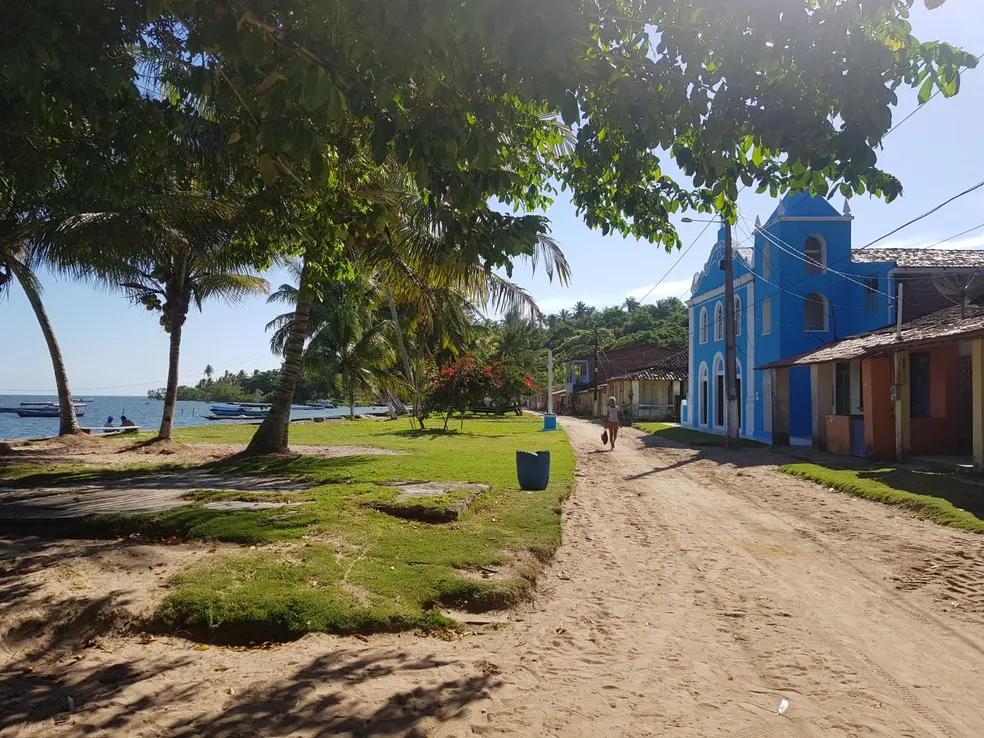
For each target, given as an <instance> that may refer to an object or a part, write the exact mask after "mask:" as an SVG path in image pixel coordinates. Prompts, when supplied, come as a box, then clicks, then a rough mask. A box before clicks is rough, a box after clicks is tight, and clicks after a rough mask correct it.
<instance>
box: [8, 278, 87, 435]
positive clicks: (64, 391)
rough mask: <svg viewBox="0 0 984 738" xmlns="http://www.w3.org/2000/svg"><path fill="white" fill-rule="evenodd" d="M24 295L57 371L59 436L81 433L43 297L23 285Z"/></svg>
mask: <svg viewBox="0 0 984 738" xmlns="http://www.w3.org/2000/svg"><path fill="white" fill-rule="evenodd" d="M21 287H23V288H24V294H26V295H27V300H28V302H30V303H31V307H32V308H34V314H35V315H36V316H37V318H38V323H40V324H41V332H42V333H44V340H45V342H46V343H47V344H48V353H49V354H51V368H52V369H54V371H55V386H56V387H57V388H58V409H59V411H60V415H59V417H60V420H59V422H58V435H59V436H68V435H72V434H74V433H81V432H82V431H81V430H80V429H79V421H78V418H76V417H75V405H73V404H72V391H71V390H70V389H69V388H68V372H67V371H66V369H65V360H64V359H63V358H62V353H61V348H59V346H58V339H57V338H55V331H54V329H53V328H52V327H51V321H50V320H48V313H47V311H46V310H45V309H44V305H43V304H42V303H41V295H39V294H38V292H37V290H35V289H34V288H33V287H32V286H30V285H27V284H24V283H23V282H22V283H21Z"/></svg>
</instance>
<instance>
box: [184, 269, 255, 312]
mask: <svg viewBox="0 0 984 738" xmlns="http://www.w3.org/2000/svg"><path fill="white" fill-rule="evenodd" d="M269 291H270V285H269V283H267V281H266V280H265V279H263V277H259V276H257V275H255V274H235V273H223V274H202V275H199V276H198V278H197V279H196V280H195V282H194V285H193V294H194V297H195V300H196V302H197V303H198V307H199V310H201V303H202V302H203V301H204V300H208V299H212V298H219V299H222V300H225V301H226V302H227V303H229V304H230V305H235V304H237V303H240V302H242V301H243V300H245V299H246V298H247V297H251V296H253V295H265V294H267V293H268V292H269Z"/></svg>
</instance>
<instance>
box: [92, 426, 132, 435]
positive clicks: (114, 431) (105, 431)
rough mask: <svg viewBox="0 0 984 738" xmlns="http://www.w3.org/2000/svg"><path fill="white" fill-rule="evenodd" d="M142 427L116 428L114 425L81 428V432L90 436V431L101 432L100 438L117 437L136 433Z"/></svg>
mask: <svg viewBox="0 0 984 738" xmlns="http://www.w3.org/2000/svg"><path fill="white" fill-rule="evenodd" d="M142 427H143V426H139V425H125V426H122V427H120V426H116V425H108V426H96V427H90V428H82V429H81V431H82V432H83V433H87V434H89V435H92V431H102V432H101V433H99V434H98V435H102V436H118V435H120V434H121V433H136V432H137V431H138V430H140V429H141V428H142Z"/></svg>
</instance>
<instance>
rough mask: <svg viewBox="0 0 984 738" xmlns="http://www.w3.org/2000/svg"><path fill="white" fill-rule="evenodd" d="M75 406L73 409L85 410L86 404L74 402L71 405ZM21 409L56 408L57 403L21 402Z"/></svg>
mask: <svg viewBox="0 0 984 738" xmlns="http://www.w3.org/2000/svg"><path fill="white" fill-rule="evenodd" d="M72 404H73V405H75V409H76V410H78V409H79V408H85V405H86V403H84V402H81V401H79V400H76V401H75V402H73V403H72ZM20 406H21V407H58V403H57V402H22V403H21V404H20Z"/></svg>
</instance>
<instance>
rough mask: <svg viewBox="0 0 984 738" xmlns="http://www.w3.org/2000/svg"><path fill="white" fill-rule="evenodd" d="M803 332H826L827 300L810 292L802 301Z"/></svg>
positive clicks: (818, 294)
mask: <svg viewBox="0 0 984 738" xmlns="http://www.w3.org/2000/svg"><path fill="white" fill-rule="evenodd" d="M803 330H805V331H826V330H827V298H826V297H824V296H823V295H821V294H820V293H819V292H811V293H810V294H808V295H807V296H806V297H805V298H804V299H803Z"/></svg>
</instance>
